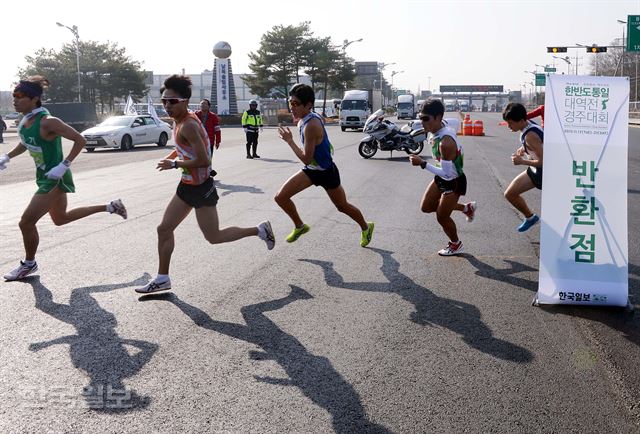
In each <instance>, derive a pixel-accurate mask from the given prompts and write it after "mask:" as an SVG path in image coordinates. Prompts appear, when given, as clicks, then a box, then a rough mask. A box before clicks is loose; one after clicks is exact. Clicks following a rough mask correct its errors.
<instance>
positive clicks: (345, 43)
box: [341, 38, 362, 91]
mask: <svg viewBox="0 0 640 434" xmlns="http://www.w3.org/2000/svg"><path fill="white" fill-rule="evenodd" d="M354 42H362V38H360V39H354V40H353V41H349V40H348V39H345V40H344V42H343V43H342V47H341V48H342V54H343V55H344V57H345V58H346V49H347V47H348V46H349V45H351V44H353V43H354ZM344 90H345V91H346V90H347V82H346V81H345V82H344Z"/></svg>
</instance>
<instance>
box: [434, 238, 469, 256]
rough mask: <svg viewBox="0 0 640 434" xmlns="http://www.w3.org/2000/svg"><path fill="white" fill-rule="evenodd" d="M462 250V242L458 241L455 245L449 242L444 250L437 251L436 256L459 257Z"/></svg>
mask: <svg viewBox="0 0 640 434" xmlns="http://www.w3.org/2000/svg"><path fill="white" fill-rule="evenodd" d="M463 251H464V249H463V248H462V241H458V242H457V243H452V242H451V241H449V244H448V245H447V247H445V248H444V249H442V250H440V251H438V255H440V256H453V255H459V254H460V253H462V252H463Z"/></svg>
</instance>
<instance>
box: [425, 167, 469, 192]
mask: <svg viewBox="0 0 640 434" xmlns="http://www.w3.org/2000/svg"><path fill="white" fill-rule="evenodd" d="M433 180H434V181H435V183H436V185H437V186H438V190H440V192H441V193H442V194H448V193H456V194H459V195H460V196H464V195H465V194H467V177H466V176H465V174H464V173H463V174H462V175H460V176H458V177H457V178H455V179H452V180H451V181H446V180H444V179H442V178H440V177H439V176H438V175H436V177H435V178H433Z"/></svg>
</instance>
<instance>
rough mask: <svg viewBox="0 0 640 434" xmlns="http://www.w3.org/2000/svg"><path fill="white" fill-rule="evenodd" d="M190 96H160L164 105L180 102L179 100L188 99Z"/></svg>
mask: <svg viewBox="0 0 640 434" xmlns="http://www.w3.org/2000/svg"><path fill="white" fill-rule="evenodd" d="M188 100H189V98H160V101H162V104H163V105H167V104H171V105H174V104H178V103H179V102H182V101H188Z"/></svg>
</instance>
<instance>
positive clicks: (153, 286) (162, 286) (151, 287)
mask: <svg viewBox="0 0 640 434" xmlns="http://www.w3.org/2000/svg"><path fill="white" fill-rule="evenodd" d="M168 289H171V279H167V280H165V281H164V282H157V281H156V280H155V279H153V280H152V281H151V282H149V283H147V284H146V285H145V286H143V287H142V288H136V292H137V293H138V294H151V293H152V292H158V291H166V290H168Z"/></svg>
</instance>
